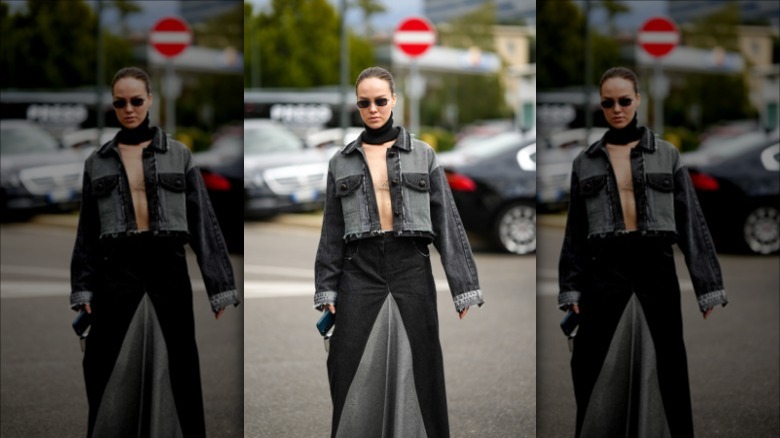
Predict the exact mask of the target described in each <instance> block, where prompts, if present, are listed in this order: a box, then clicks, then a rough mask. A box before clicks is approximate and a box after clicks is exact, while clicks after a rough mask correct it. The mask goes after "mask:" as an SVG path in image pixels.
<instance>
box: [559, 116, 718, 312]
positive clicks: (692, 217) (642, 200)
mask: <svg viewBox="0 0 780 438" xmlns="http://www.w3.org/2000/svg"><path fill="white" fill-rule="evenodd" d="M641 129H642V130H643V132H642V137H641V139H640V141H639V144H638V145H637V146H636V147H635V148H633V149H632V150H631V154H630V160H631V175H632V178H633V186H634V197H635V201H636V214H637V230H636V232H639V233H642V235H643V236H647V237H648V238H658V239H667V240H668V241H670V242H676V243H677V245H678V246H679V247H680V249H681V250H682V252H683V254H684V255H685V262H686V264H687V266H688V271H689V273H690V276H691V280H692V282H693V287H694V291H695V293H696V297H697V300H698V304H699V308H700V309H701V310H702V312H703V311H705V310H706V309H707V308H709V307H713V306H715V305H718V304H722V305H724V306H725V305H726V304H727V303H728V300H727V298H726V292H725V290H724V288H723V278H722V275H721V270H720V265H719V263H718V259H717V256H716V254H715V247H714V245H713V243H712V238H711V237H710V233H709V229H708V228H707V223H706V221H705V220H704V216H703V214H702V212H701V208H700V207H699V202H698V199H697V198H696V192H695V191H694V189H693V184H692V183H691V179H690V177H689V176H688V171H687V169H686V168H685V166H683V164H682V163H681V161H680V155H679V153H678V152H677V150H676V149H675V148H674V146H672V145H671V144H670V143H668V142H665V141H663V140H660V139H657V138H656V137H655V136H654V135H653V133H652V132H651V131H650V129H648V128H646V127H643V128H641ZM625 228H626V227H625V223H624V221H623V211H622V208H621V204H620V197H619V194H618V189H617V183H616V180H615V173H614V171H613V170H612V166H611V164H610V161H609V155H608V153H607V150H606V144H605V142H604V139H603V138H602V139H601V140H599V141H598V142H596V143H594V144H593V145H591V146H590V147H589V148H588V149H586V150H584V151H583V152H581V153H580V154H579V155H578V156H577V158H576V159H575V160H574V164H573V168H572V177H571V198H570V203H569V216H568V219H567V223H566V234H565V237H564V243H563V249H562V251H561V258H560V264H559V282H560V294H559V296H558V303H559V305H560V306H561V307H564V306H567V305H570V304H575V303H578V302H579V300H580V296H581V293H582V291H583V290H587V289H588V280H589V276H588V263H589V262H590V260H591V254H590V246H591V245H590V244H591V243H592V242H593V241H595V240H598V239H608V238H610V237H614V236H617V235H620V234H622V233H626V230H625Z"/></svg>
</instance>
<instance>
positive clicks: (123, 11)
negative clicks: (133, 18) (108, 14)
mask: <svg viewBox="0 0 780 438" xmlns="http://www.w3.org/2000/svg"><path fill="white" fill-rule="evenodd" d="M98 1H102V0H98ZM110 7H113V8H116V9H117V11H119V23H120V27H121V28H122V34H123V35H127V17H128V16H130V15H131V14H137V13H138V12H141V11H142V10H143V9H142V8H141V7H140V6H138V5H137V4H136V3H135V2H134V1H133V0H111V4H110Z"/></svg>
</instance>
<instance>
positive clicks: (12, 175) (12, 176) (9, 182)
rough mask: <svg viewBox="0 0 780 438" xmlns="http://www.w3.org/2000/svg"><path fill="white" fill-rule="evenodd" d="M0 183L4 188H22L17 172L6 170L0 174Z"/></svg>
mask: <svg viewBox="0 0 780 438" xmlns="http://www.w3.org/2000/svg"><path fill="white" fill-rule="evenodd" d="M0 185H2V186H3V188H5V189H19V188H22V181H21V180H20V179H19V172H6V173H3V174H2V179H0Z"/></svg>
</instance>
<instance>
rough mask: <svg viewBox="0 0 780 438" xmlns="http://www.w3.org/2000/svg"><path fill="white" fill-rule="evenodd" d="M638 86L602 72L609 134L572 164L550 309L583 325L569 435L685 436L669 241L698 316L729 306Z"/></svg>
mask: <svg viewBox="0 0 780 438" xmlns="http://www.w3.org/2000/svg"><path fill="white" fill-rule="evenodd" d="M637 84H638V80H637V77H636V75H635V74H634V73H633V72H632V71H631V70H628V69H626V68H623V67H615V68H611V69H609V70H607V71H606V72H605V73H604V75H603V76H602V78H601V107H602V108H603V111H604V117H605V118H606V120H607V122H608V123H609V131H608V132H607V133H606V134H605V135H604V137H603V138H602V139H601V140H599V141H598V142H596V143H594V144H593V145H591V146H590V147H589V148H587V149H586V150H585V151H583V152H582V153H580V155H579V156H578V157H577V158H576V159H575V160H574V164H573V171H572V183H571V202H570V205H569V216H568V219H567V224H566V234H565V237H564V243H563V249H562V252H561V258H560V265H559V278H560V295H559V297H558V302H559V305H560V306H561V308H562V309H564V310H567V309H569V308H570V309H571V310H572V311H573V312H574V313H577V314H579V319H580V325H579V330H578V333H577V335H576V337H575V338H574V348H573V355H572V361H571V367H572V377H573V379H574V391H575V396H576V399H577V429H576V436H577V437H609V436H634V437H641V436H647V437H692V436H693V422H692V418H691V400H690V393H689V386H688V366H687V359H686V354H685V346H684V344H683V336H682V313H681V309H680V286H679V283H678V280H677V275H676V273H675V265H674V256H673V252H672V244H673V243H677V245H678V246H679V247H680V249H681V250H682V252H683V254H684V255H685V261H686V263H687V266H688V271H689V273H690V276H691V280H692V282H693V287H694V290H695V292H696V297H697V300H698V304H699V309H700V310H701V312H702V314H703V316H704V318H707V316H708V315H709V314H710V312H712V309H713V308H714V307H715V306H717V305H723V306H725V305H726V303H727V302H728V300H727V299H726V292H725V291H724V288H723V280H722V276H721V271H720V266H719V264H718V259H717V257H716V254H715V249H714V247H713V244H712V239H711V238H710V234H709V231H708V229H707V224H706V222H705V221H704V217H703V216H702V213H701V209H700V208H699V203H698V201H697V199H696V194H695V192H694V190H693V186H692V184H691V180H690V177H689V176H688V172H687V170H686V168H685V167H684V166H683V164H682V163H681V161H680V156H679V153H678V152H677V150H676V149H675V148H674V146H672V145H671V144H669V143H667V142H665V141H663V140H660V139H658V138H656V137H655V136H654V135H653V133H652V132H651V131H650V130H649V129H648V128H646V127H638V126H637V118H636V110H637V107H638V106H639V103H640V96H639V91H638V85H637Z"/></svg>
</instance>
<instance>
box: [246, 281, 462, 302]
mask: <svg viewBox="0 0 780 438" xmlns="http://www.w3.org/2000/svg"><path fill="white" fill-rule="evenodd" d="M434 281H435V282H436V291H437V292H449V290H450V289H449V287H448V286H447V281H446V280H440V279H435V280H434ZM304 296H314V283H313V282H310V281H306V282H303V281H244V298H246V299H248V298H278V297H304Z"/></svg>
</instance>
